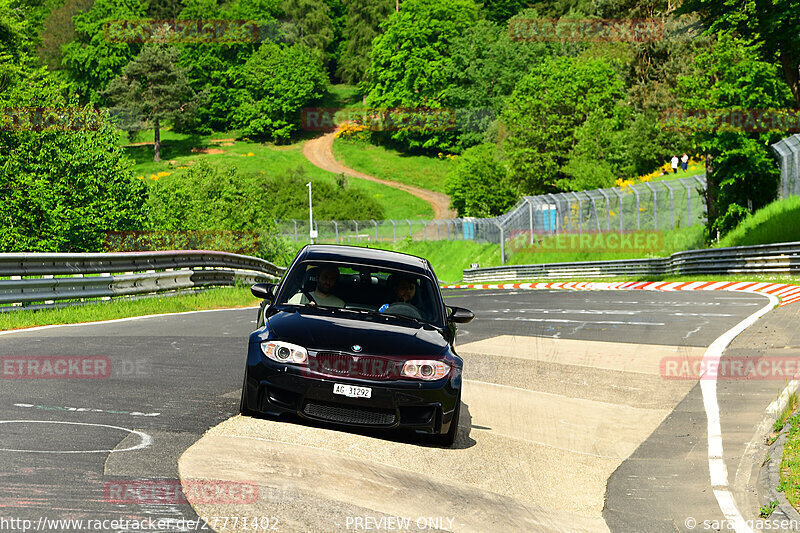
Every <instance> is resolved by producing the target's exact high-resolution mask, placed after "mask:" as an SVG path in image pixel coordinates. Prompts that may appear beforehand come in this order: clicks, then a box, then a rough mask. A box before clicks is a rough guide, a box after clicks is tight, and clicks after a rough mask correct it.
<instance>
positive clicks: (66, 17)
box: [37, 0, 94, 70]
mask: <svg viewBox="0 0 800 533" xmlns="http://www.w3.org/2000/svg"><path fill="white" fill-rule="evenodd" d="M93 3H94V0H66V1H65V2H64V3H63V4H62V5H60V6H58V7H56V8H55V9H53V10H52V11H51V12H50V13H49V14H48V15H47V18H45V20H44V21H43V22H42V28H41V45H40V46H39V48H38V50H37V55H38V56H39V59H40V60H41V62H42V63H43V64H44V65H46V66H47V68H48V69H50V70H61V69H62V68H63V65H62V64H61V61H62V58H63V54H62V49H63V47H64V45H66V44H67V43H70V42H72V41H73V40H75V39H76V37H77V34H76V33H75V24H74V23H73V20H72V19H73V17H74V16H75V15H77V14H79V13H81V12H83V11H87V10H88V9H90V8H91V7H92V4H93Z"/></svg>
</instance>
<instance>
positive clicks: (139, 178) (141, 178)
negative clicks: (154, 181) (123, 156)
mask: <svg viewBox="0 0 800 533" xmlns="http://www.w3.org/2000/svg"><path fill="white" fill-rule="evenodd" d="M136 179H137V180H143V179H144V176H136Z"/></svg>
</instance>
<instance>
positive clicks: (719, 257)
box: [464, 242, 800, 283]
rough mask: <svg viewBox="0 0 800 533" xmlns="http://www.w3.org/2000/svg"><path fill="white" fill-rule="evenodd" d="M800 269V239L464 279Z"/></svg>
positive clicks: (488, 271)
mask: <svg viewBox="0 0 800 533" xmlns="http://www.w3.org/2000/svg"><path fill="white" fill-rule="evenodd" d="M795 273H800V242H788V243H779V244H760V245H757V246H738V247H732V248H709V249H706V250H689V251H686V252H678V253H675V254H672V255H671V256H669V257H664V258H655V259H621V260H615V261H584V262H575V263H543V264H535V265H508V266H501V267H491V268H475V269H469V270H465V271H464V282H466V283H475V282H480V281H506V280H522V279H541V278H562V279H564V278H611V277H628V276H632V277H635V276H663V275H678V274H680V275H684V274H687V275H691V274H696V275H701V274H795Z"/></svg>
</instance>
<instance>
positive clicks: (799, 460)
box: [774, 403, 800, 509]
mask: <svg viewBox="0 0 800 533" xmlns="http://www.w3.org/2000/svg"><path fill="white" fill-rule="evenodd" d="M795 407H796V403H795ZM786 423H788V424H789V431H788V433H787V434H786V442H785V444H784V447H783V457H781V459H780V460H781V467H780V479H781V481H780V484H779V485H778V490H780V491H782V492H783V494H784V495H785V496H786V499H787V500H789V503H791V504H792V506H793V507H794V508H795V509H798V508H800V417H798V415H794V416H792V417H791V418H789V419H788V420H787V421H786ZM774 429H776V430H778V428H774Z"/></svg>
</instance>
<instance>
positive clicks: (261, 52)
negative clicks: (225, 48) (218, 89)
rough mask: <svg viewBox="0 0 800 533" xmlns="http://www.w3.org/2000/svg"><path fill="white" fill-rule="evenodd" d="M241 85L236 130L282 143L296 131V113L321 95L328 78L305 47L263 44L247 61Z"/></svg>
mask: <svg viewBox="0 0 800 533" xmlns="http://www.w3.org/2000/svg"><path fill="white" fill-rule="evenodd" d="M242 83H243V85H244V92H243V93H242V94H241V99H242V101H241V104H240V106H239V109H238V110H237V111H236V113H235V121H236V125H237V127H241V128H243V132H242V133H243V134H244V135H247V136H250V137H253V138H256V139H269V140H272V141H275V142H286V141H287V140H289V137H290V135H291V134H292V133H293V132H294V131H296V130H297V129H298V128H299V124H300V120H298V117H299V115H300V110H301V109H302V108H303V107H305V106H307V105H309V104H310V103H312V102H313V101H315V100H319V99H320V98H322V96H323V95H324V94H325V91H326V87H327V85H328V77H327V74H326V73H325V69H324V67H323V66H322V61H321V60H320V59H319V57H318V55H317V54H315V53H313V52H312V50H311V49H310V48H308V47H307V46H305V45H303V44H295V45H292V46H281V45H277V44H275V43H271V42H265V43H264V44H262V45H261V47H260V48H259V49H258V51H257V52H256V53H255V54H253V56H252V57H251V58H250V59H248V60H247V63H246V64H245V67H244V70H243V71H242Z"/></svg>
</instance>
